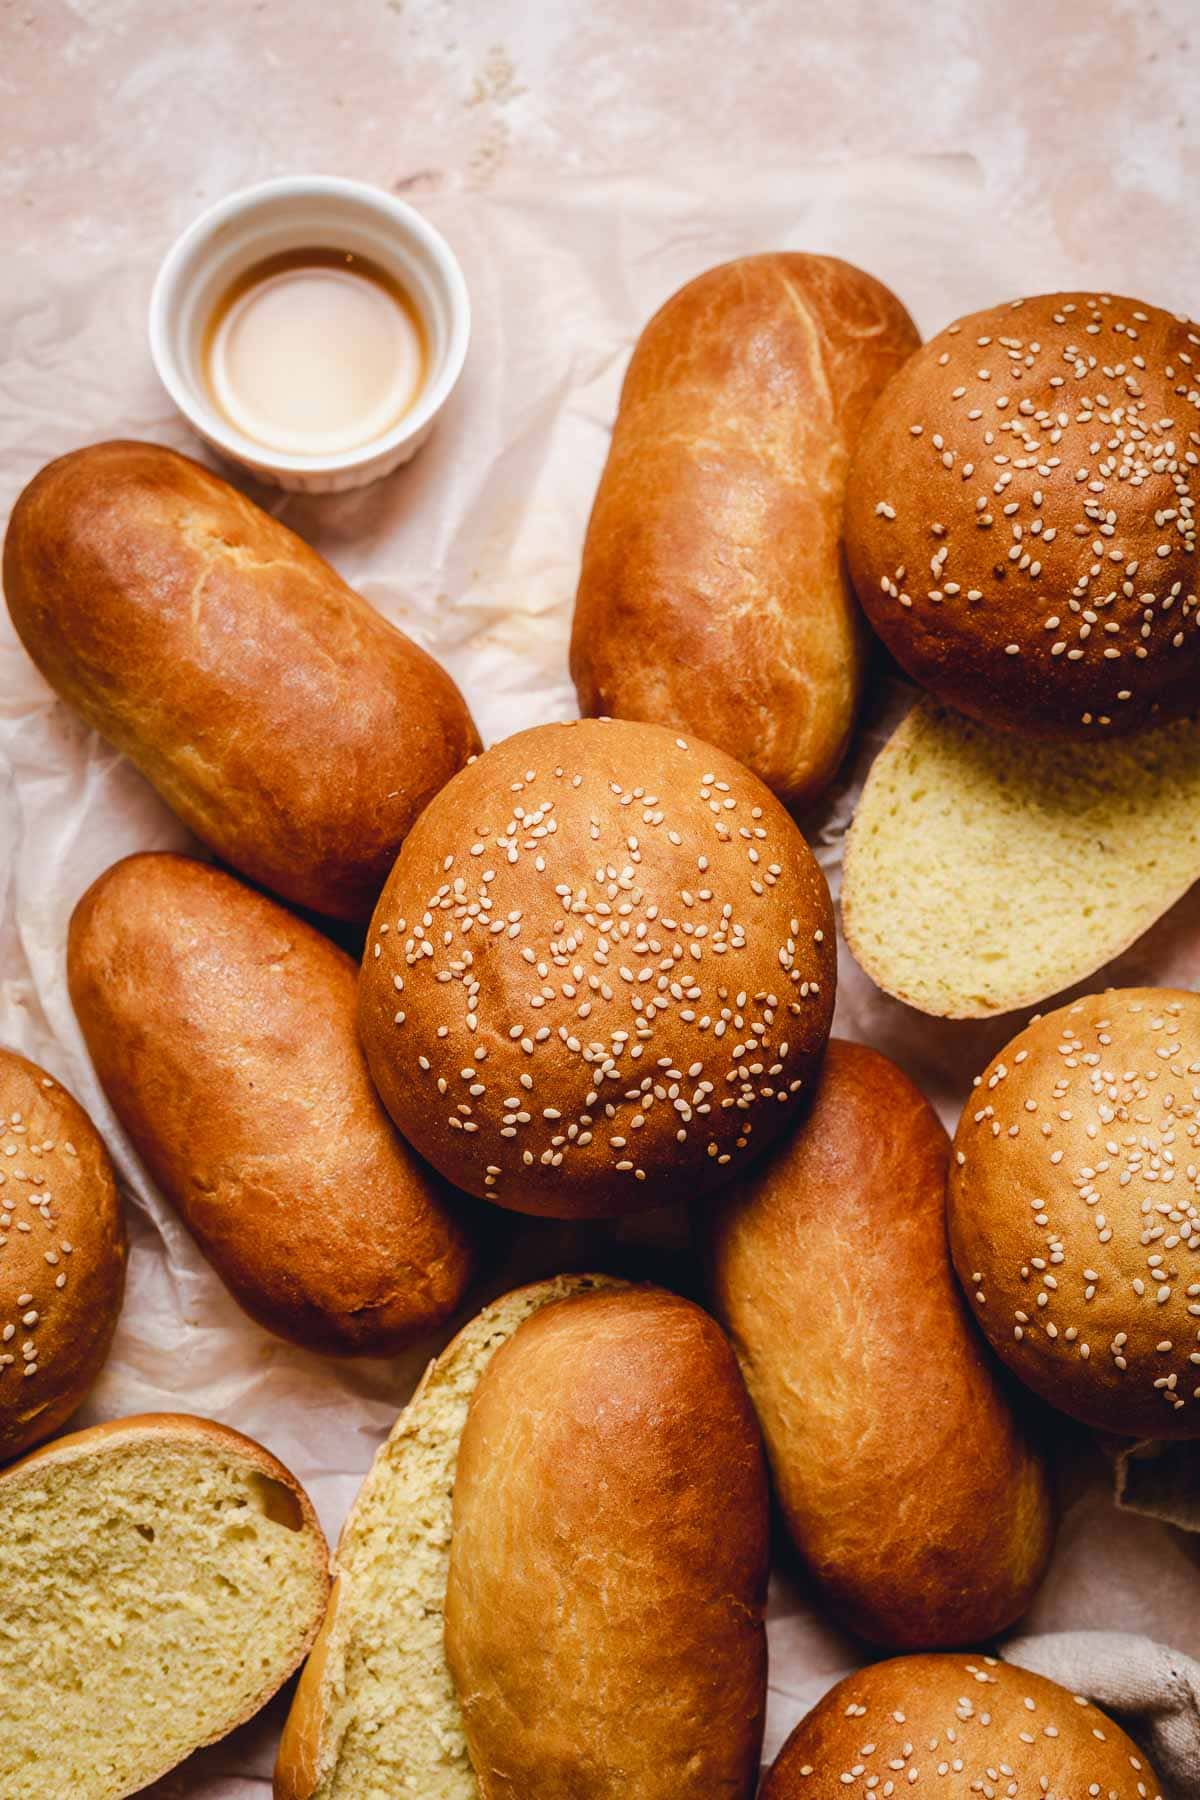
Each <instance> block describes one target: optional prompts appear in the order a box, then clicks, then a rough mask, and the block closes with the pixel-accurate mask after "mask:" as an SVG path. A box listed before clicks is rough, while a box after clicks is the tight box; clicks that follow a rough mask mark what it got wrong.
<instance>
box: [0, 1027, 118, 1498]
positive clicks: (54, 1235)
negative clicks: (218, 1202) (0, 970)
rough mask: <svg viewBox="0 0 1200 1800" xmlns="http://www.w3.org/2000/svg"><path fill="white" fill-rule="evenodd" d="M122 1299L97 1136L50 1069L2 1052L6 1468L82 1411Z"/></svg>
mask: <svg viewBox="0 0 1200 1800" xmlns="http://www.w3.org/2000/svg"><path fill="white" fill-rule="evenodd" d="M124 1291H125V1227H124V1224H123V1222H122V1219H121V1202H120V1199H119V1197H118V1194H117V1184H116V1178H115V1176H114V1174H113V1168H112V1164H111V1162H110V1161H109V1157H108V1152H107V1150H106V1149H105V1147H104V1144H103V1142H102V1141H101V1138H100V1134H99V1133H98V1132H97V1130H96V1129H95V1127H94V1125H93V1124H92V1122H91V1120H90V1119H89V1118H88V1116H87V1114H86V1113H85V1112H84V1110H83V1108H82V1107H81V1106H80V1105H79V1104H78V1102H77V1101H76V1100H74V1099H73V1098H72V1097H71V1095H70V1094H68V1093H67V1091H66V1089H65V1088H62V1087H60V1086H59V1084H58V1082H57V1081H55V1080H54V1078H53V1077H52V1076H50V1075H47V1073H46V1071H45V1070H44V1069H40V1068H38V1066H37V1064H36V1063H31V1062H27V1061H26V1059H25V1058H24V1057H23V1056H18V1055H17V1053H16V1052H15V1051H13V1050H4V1049H0V1462H5V1461H7V1460H8V1459H9V1458H10V1457H13V1456H16V1455H18V1454H19V1453H20V1452H21V1451H22V1450H27V1449H28V1448H29V1447H30V1446H31V1445H33V1444H38V1443H40V1442H41V1441H42V1439H43V1438H47V1437H49V1436H50V1434H51V1433H52V1432H54V1431H56V1430H57V1429H58V1427H59V1426H60V1425H62V1424H63V1423H64V1421H65V1420H66V1419H68V1418H70V1416H71V1414H72V1413H73V1412H74V1411H75V1410H76V1408H77V1407H78V1406H80V1405H82V1403H83V1401H84V1398H85V1397H86V1395H87V1392H88V1390H89V1388H90V1387H91V1385H92V1383H93V1382H94V1381H95V1379H96V1377H97V1375H98V1374H99V1373H100V1369H101V1365H102V1364H103V1362H104V1359H105V1357H106V1356H107V1354H108V1347H109V1344H110V1343H111V1341H112V1335H113V1332H114V1330H115V1329H116V1323H117V1315H118V1314H119V1312H120V1310H121V1300H122V1297H123V1295H124Z"/></svg>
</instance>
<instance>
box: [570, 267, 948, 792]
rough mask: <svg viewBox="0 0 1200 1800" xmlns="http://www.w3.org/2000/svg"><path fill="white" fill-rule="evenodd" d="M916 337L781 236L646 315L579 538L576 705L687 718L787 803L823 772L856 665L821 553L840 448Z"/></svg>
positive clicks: (875, 288)
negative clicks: (773, 245)
mask: <svg viewBox="0 0 1200 1800" xmlns="http://www.w3.org/2000/svg"><path fill="white" fill-rule="evenodd" d="M919 342H920V339H919V337H918V336H917V331H916V328H915V326H914V325H913V322H912V320H911V319H910V318H909V316H908V314H907V313H906V312H905V310H904V308H903V307H902V306H901V304H900V302H899V301H898V300H897V299H896V297H895V295H894V294H891V293H889V291H888V289H887V288H885V287H884V286H882V284H881V283H880V282H878V281H875V280H874V279H873V278H872V277H871V276H870V275H866V274H864V273H863V271H862V270H861V269H856V268H853V267H852V266H851V265H850V264H849V263H845V262H840V261H838V259H837V258H836V257H832V256H804V255H800V254H798V253H796V252H792V251H786V252H777V253H775V254H772V255H766V256H747V257H743V258H741V259H740V260H739V261H737V262H730V263H725V264H723V265H722V266H721V267H720V268H716V269H710V270H709V271H708V272H707V274H704V275H700V276H698V277H697V279H696V280H695V281H690V282H688V284H687V286H686V287H684V288H681V289H680V291H679V292H678V293H677V294H675V295H673V296H672V298H671V299H670V300H668V301H667V303H666V305H665V306H663V307H662V308H661V309H660V310H659V312H657V313H656V314H655V316H654V318H653V319H651V321H650V323H649V324H648V325H647V327H646V329H645V331H643V333H642V335H641V337H640V338H639V340H638V344H637V348H636V349H635V351H634V353H633V360H632V362H631V363H630V365H629V371H628V373H627V375H626V377H625V384H624V387H623V389H622V392H621V405H620V410H619V412H618V414H617V420H616V424H615V426H614V428H613V438H612V447H611V449H610V451H609V456H608V461H607V463H606V465H605V469H604V474H603V477H602V479H601V482H600V488H599V491H598V493H597V495H596V501H595V505H594V506H593V508H592V516H591V523H590V524H589V526H588V534H587V541H586V544H585V546H584V552H583V568H582V572H581V575H580V581H579V592H578V595H577V598H576V603H575V623H574V629H573V632H572V637H571V673H572V675H573V677H574V680H575V686H576V689H577V691H578V695H579V706H580V710H581V712H584V713H590V714H612V715H614V716H616V717H618V718H623V719H646V720H649V721H650V722H651V723H652V724H659V725H669V726H671V727H672V728H673V729H675V730H679V731H683V732H685V733H686V732H695V733H696V735H697V736H698V737H702V738H704V739H706V740H707V741H708V742H709V743H711V744H718V745H719V746H720V747H721V749H722V750H726V751H728V752H729V754H730V755H731V756H735V757H736V758H737V759H738V761H739V762H743V763H745V764H746V765H747V767H749V768H751V769H753V770H754V772H755V774H756V775H758V776H759V777H760V778H761V779H762V780H763V781H765V782H766V784H767V786H768V787H770V788H772V789H773V790H774V791H775V793H777V794H778V795H779V797H780V798H781V799H782V800H783V801H784V802H785V804H787V805H789V806H792V805H797V804H801V803H803V802H805V801H808V800H811V799H813V798H814V797H815V796H816V795H817V794H818V793H819V792H820V791H821V789H822V788H823V787H825V785H826V784H827V783H828V782H829V781H830V779H831V778H832V776H833V775H834V773H835V772H836V770H837V767H838V764H839V763H840V762H841V759H842V756H843V754H844V753H845V750H846V746H847V743H848V742H849V738H850V730H851V726H852V724H853V720H854V713H855V709H856V707H857V704H858V697H859V690H860V687H861V685H862V675H863V668H864V662H865V636H866V634H865V633H864V631H863V629H862V621H861V618H860V616H859V612H858V607H857V606H856V604H855V601H854V596H853V592H852V590H851V588H850V583H849V580H848V578H847V575H846V571H845V567H844V563H843V558H842V543H841V538H842V518H841V513H842V491H843V487H844V485H845V479H846V470H847V467H848V464H849V459H850V451H851V449H852V448H853V445H854V441H855V438H856V437H857V435H858V431H859V429H860V427H861V425H862V422H863V419H864V418H865V416H866V413H867V410H868V408H869V407H870V405H871V403H872V401H873V400H874V399H875V397H876V395H877V394H878V393H879V392H880V390H881V389H882V388H883V387H884V385H885V383H886V382H887V381H888V380H890V378H891V377H892V375H894V374H895V372H896V370H897V369H899V367H900V366H901V364H902V363H903V361H904V359H905V358H906V357H907V356H909V355H911V353H912V352H913V351H914V350H915V349H916V348H917V345H918V344H919Z"/></svg>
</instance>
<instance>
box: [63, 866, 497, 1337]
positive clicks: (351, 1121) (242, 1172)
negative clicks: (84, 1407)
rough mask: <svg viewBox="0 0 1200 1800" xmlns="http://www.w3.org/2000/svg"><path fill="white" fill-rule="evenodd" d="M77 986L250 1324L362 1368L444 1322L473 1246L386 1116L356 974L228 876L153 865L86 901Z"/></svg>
mask: <svg viewBox="0 0 1200 1800" xmlns="http://www.w3.org/2000/svg"><path fill="white" fill-rule="evenodd" d="M67 975H68V982H69V986H70V991H71V999H72V1002H73V1004H74V1007H75V1011H76V1015H77V1017H78V1019H79V1023H80V1026H81V1028H82V1030H83V1034H84V1037H85V1039H86V1041H87V1045H88V1049H89V1051H90V1053H91V1056H92V1061H93V1063H94V1065H95V1069H96V1073H97V1076H98V1077H99V1080H100V1083H101V1085H102V1087H103V1088H104V1091H105V1093H106V1094H107V1096H108V1099H109V1101H110V1103H111V1105H112V1107H113V1110H114V1111H115V1112H116V1114H117V1117H118V1118H119V1119H120V1121H121V1124H122V1126H123V1127H124V1129H125V1130H126V1131H127V1132H128V1134H129V1137H130V1139H131V1140H132V1142H133V1145H134V1148H135V1149H136V1150H137V1152H138V1154H139V1155H140V1156H141V1158H142V1160H143V1162H144V1163H145V1164H146V1167H147V1169H148V1170H149V1172H150V1174H151V1176H152V1177H153V1178H154V1180H155V1181H156V1182H157V1183H158V1185H159V1186H160V1188H161V1189H162V1191H163V1193H164V1194H165V1195H166V1196H167V1198H168V1199H169V1200H170V1201H171V1202H172V1204H173V1205H174V1206H176V1207H177V1208H178V1209H179V1212H180V1213H181V1215H182V1217H183V1219H184V1222H185V1224H186V1225H187V1226H188V1228H189V1230H190V1231H191V1232H192V1233H193V1235H194V1236H195V1238H196V1240H197V1242H198V1243H199V1245H200V1248H201V1249H202V1250H203V1252H204V1254H205V1255H206V1256H207V1257H208V1259H209V1261H210V1262H211V1263H212V1264H213V1266H214V1268H215V1269H216V1270H217V1272H218V1274H219V1275H220V1276H221V1278H222V1280H223V1281H224V1282H225V1283H226V1284H227V1286H228V1287H229V1288H230V1290H231V1291H232V1292H233V1294H234V1295H235V1297H236V1298H237V1299H238V1300H239V1301H240V1303H241V1305H242V1306H243V1307H245V1309H246V1311H247V1312H248V1313H249V1314H250V1315H251V1317H252V1318H254V1319H257V1320H258V1322H259V1323H260V1324H262V1325H265V1326H266V1327H267V1328H268V1330H271V1331H275V1332H277V1333H279V1335H280V1336H282V1337H286V1338H290V1339H292V1340H293V1341H294V1342H296V1343H300V1344H304V1345H306V1346H307V1347H309V1348H310V1349H320V1350H328V1351H345V1352H352V1353H367V1352H384V1351H389V1350H395V1349H398V1348H400V1347H401V1346H403V1345H405V1344H408V1343H411V1342H412V1341H414V1340H415V1339H418V1338H420V1337H422V1336H424V1335H425V1334H426V1333H428V1332H430V1331H432V1330H434V1329H435V1328H436V1327H437V1326H438V1325H439V1324H441V1323H442V1322H443V1321H444V1320H445V1319H446V1318H448V1317H449V1316H450V1314H451V1313H452V1312H453V1310H454V1308H455V1307H456V1306H457V1305H458V1303H459V1301H460V1300H461V1299H462V1296H463V1293H464V1291H465V1288H466V1285H467V1282H468V1280H469V1278H470V1274H471V1269H472V1260H473V1258H472V1250H471V1246H470V1242H469V1239H468V1237H467V1234H466V1230H465V1226H464V1223H463V1222H462V1220H461V1219H460V1217H459V1212H458V1208H457V1206H456V1203H455V1201H454V1199H453V1197H452V1196H450V1195H449V1194H448V1193H447V1191H446V1189H445V1188H444V1186H443V1184H442V1183H441V1182H439V1181H438V1179H437V1178H436V1177H435V1176H434V1175H433V1173H432V1171H430V1170H428V1169H426V1168H425V1166H424V1165H423V1164H422V1163H421V1162H419V1160H418V1159H417V1158H416V1157H415V1156H414V1155H413V1154H412V1153H411V1151H410V1150H409V1149H408V1147H407V1145H406V1144H405V1143H404V1142H403V1141H402V1140H401V1139H400V1138H399V1137H398V1136H397V1135H396V1133H395V1132H394V1131H393V1129H392V1127H391V1124H390V1121H389V1120H388V1118H387V1115H386V1113H385V1112H384V1111H383V1108H382V1107H381V1106H380V1105H379V1102H378V1099H377V1097H376V1095H375V1091H374V1089H373V1088H372V1086H371V1082H370V1078H369V1076H368V1073H367V1068H366V1064H365V1061H364V1059H363V1055H362V1051H361V1048H360V1046H359V1043H358V1040H357V1036H356V1034H355V1027H354V1009H355V990H356V972H355V967H354V964H353V962H352V961H351V959H350V958H349V957H348V956H346V955H344V954H343V952H342V951H340V950H338V949H337V948H336V947H335V946H334V945H333V944H331V943H330V942H329V941H328V939H326V938H325V937H323V936H322V935H321V933H320V932H318V931H315V930H314V929H313V928H312V926H310V925H307V924H305V923H304V922H303V921H302V920H299V919H296V918H294V917H293V916H292V915H291V914H290V913H288V912H285V910H284V909H283V908H282V907H281V906H278V905H276V904H275V902H274V901H272V900H269V899H267V898H266V896H265V895H262V894H257V893H255V892H254V891H253V890H252V889H250V888H247V887H245V886H244V885H243V884H242V883H241V882H240V881H238V880H236V879H235V877H233V876H232V875H226V874H224V873H223V872H222V871H221V870H218V869H214V868H212V867H211V866H210V865H209V864H207V863H200V862H196V861H194V860H193V859H191V858H190V857H183V856H171V855H164V854H155V853H152V854H148V855H140V856H131V857H126V858H125V860H124V861H122V862H119V863H117V864H115V866H114V867H113V868H111V869H109V870H108V871H107V872H106V873H105V874H104V875H102V876H101V877H100V878H99V880H98V881H96V882H94V883H93V885H92V887H91V888H89V890H88V892H87V893H86V894H85V895H84V896H83V898H82V899H81V900H80V902H79V904H78V906H77V907H76V909H75V912H74V914H73V915H72V919H71V928H70V935H69V942H68V951H67Z"/></svg>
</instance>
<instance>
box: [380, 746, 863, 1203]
mask: <svg viewBox="0 0 1200 1800" xmlns="http://www.w3.org/2000/svg"><path fill="white" fill-rule="evenodd" d="M835 977H836V948H835V943H834V928H833V914H832V908H831V905H830V899H829V891H828V889H827V887H826V885H825V880H824V877H823V876H822V874H821V872H820V870H819V869H818V867H817V865H816V863H815V862H814V860H813V857H812V855H811V853H810V851H809V849H808V846H807V844H806V843H805V841H804V839H803V837H802V836H801V835H800V833H799V831H798V830H797V829H796V827H795V825H794V824H793V823H792V821H791V819H790V818H789V816H788V814H787V813H786V812H785V811H784V809H783V807H782V806H781V805H780V804H779V803H778V801H777V800H775V799H774V798H773V796H772V795H771V794H770V793H769V792H768V790H767V789H766V788H765V787H764V786H763V785H762V783H761V782H760V781H758V780H757V778H756V777H755V776H753V775H751V774H750V773H749V771H748V770H746V769H744V768H743V767H742V766H741V765H740V764H739V763H736V762H734V761H733V760H732V759H731V758H730V757H728V756H725V755H723V754H722V753H721V752H720V751H718V750H714V749H712V748H711V747H710V746H708V745H705V744H702V743H700V742H698V741H697V740H695V739H685V738H683V737H677V736H676V735H675V734H674V733H673V732H670V731H665V730H663V729H661V728H660V727H658V726H656V725H641V724H633V723H630V722H625V721H616V720H595V719H589V720H580V721H577V722H575V723H574V724H571V725H543V726H540V727H538V728H537V729H535V730H532V731H524V732H519V733H518V734H517V735H516V736H515V737H511V738H508V739H506V740H505V741H504V742H503V743H501V744H498V745H496V747H495V748H494V749H492V750H489V751H487V752H486V753H485V754H484V755H483V756H481V757H479V758H478V759H477V760H476V761H475V762H473V763H472V764H471V765H470V766H469V767H467V768H466V769H464V770H463V771H462V772H461V773H460V774H459V775H458V776H456V777H455V778H454V780H453V781H451V782H450V783H449V785H448V786H447V787H446V788H444V789H443V790H442V792H441V793H440V794H439V795H438V796H437V797H436V799H435V800H434V801H433V802H432V803H431V804H430V805H429V806H428V807H427V809H426V810H425V812H424V813H423V814H422V815H421V817H420V819H419V820H418V822H417V824H416V826H415V828H414V829H413V831H412V832H411V833H410V835H409V837H408V838H407V839H406V841H405V844H404V846H403V849H402V851H401V854H400V855H399V857H398V858H397V860H396V864H395V867H394V869H393V870H392V874H391V876H390V878H389V880H388V883H387V886H386V887H385V889H384V892H383V895H382V897H381V899H380V902H379V905H378V908H377V909H376V913H375V917H374V919H373V921H372V924H371V929H370V932H369V934H368V938H367V944H366V952H365V956H364V961H363V972H362V981H361V987H360V995H359V1001H360V1004H359V1022H360V1029H361V1032H362V1037H363V1043H364V1045H365V1048H366V1052H367V1058H368V1061H369V1063H370V1066H371V1072H372V1075H373V1076H374V1079H375V1082H376V1085H377V1086H378V1088H379V1091H380V1093H381V1094H382V1096H383V1100H384V1103H385V1105H386V1106H387V1108H388V1110H389V1112H390V1113H391V1115H392V1117H393V1119H394V1120H395V1122H396V1124H397V1125H398V1126H399V1128H400V1130H401V1131H402V1132H403V1133H404V1135H405V1136H406V1137H407V1138H408V1139H409V1141H410V1142H411V1143H412V1144H413V1145H414V1146H415V1147H416V1148H417V1149H418V1150H419V1151H420V1152H421V1154H422V1155H423V1156H425V1157H427V1158H428V1159H429V1161H430V1162H431V1163H433V1164H434V1166H435V1167H436V1168H437V1169H439V1170H440V1171H441V1172H442V1174H443V1175H445V1176H446V1177H447V1178H448V1179H449V1180H450V1181H453V1182H455V1183H457V1185H458V1186H459V1187H462V1188H465V1189H466V1190H467V1191H468V1192H469V1193H473V1194H477V1195H480V1196H482V1197H486V1198H487V1199H490V1200H495V1201H497V1202H498V1203H499V1204H500V1205H502V1206H507V1207H512V1208H514V1209H516V1210H517V1211H522V1212H533V1213H546V1214H550V1215H552V1216H555V1217H562V1218H570V1217H585V1216H587V1217H610V1216H615V1215H617V1214H620V1213H625V1212H632V1211H637V1210H641V1209H644V1208H647V1207H652V1206H658V1205H663V1204H665V1203H667V1202H672V1201H677V1200H690V1199H691V1198H693V1197H694V1196H695V1195H696V1194H698V1193H700V1192H702V1191H704V1190H706V1189H709V1188H711V1187H714V1186H715V1185H717V1184H718V1183H719V1182H720V1181H722V1180H724V1179H726V1178H727V1177H728V1176H730V1175H732V1174H733V1173H734V1172H735V1164H736V1162H737V1161H738V1159H740V1158H742V1157H744V1156H746V1155H747V1154H748V1153H749V1152H751V1151H752V1150H758V1149H759V1148H760V1147H762V1146H763V1145H765V1144H767V1143H769V1142H771V1141H772V1139H773V1138H774V1137H776V1136H777V1135H778V1133H779V1131H780V1130H781V1129H782V1127H783V1126H784V1124H785V1123H786V1121H787V1119H788V1116H789V1114H790V1112H791V1109H792V1107H793V1106H794V1104H795V1103H796V1101H797V1100H798V1098H799V1095H800V1092H801V1090H802V1089H803V1088H804V1086H805V1084H806V1082H807V1080H808V1077H809V1075H810V1073H811V1071H812V1070H813V1068H814V1065H815V1062H816V1060H817V1058H818V1057H819V1055H820V1053H821V1051H822V1050H823V1048H824V1045H825V1041H826V1038H827V1037H828V1035H829V1026H830V1021H831V1018H832V1013H833V998H834V984H835Z"/></svg>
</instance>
